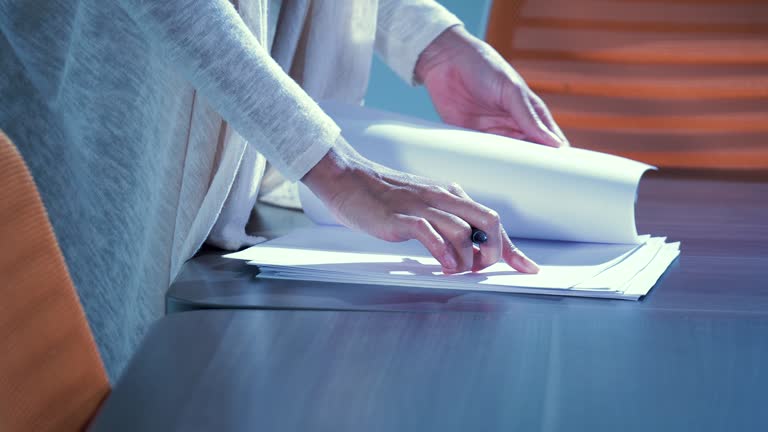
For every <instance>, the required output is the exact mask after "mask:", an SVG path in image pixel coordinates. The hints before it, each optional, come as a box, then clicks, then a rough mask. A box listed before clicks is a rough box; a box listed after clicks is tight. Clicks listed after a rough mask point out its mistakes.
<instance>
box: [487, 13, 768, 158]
mask: <svg viewBox="0 0 768 432" xmlns="http://www.w3.org/2000/svg"><path fill="white" fill-rule="evenodd" d="M487 39H488V41H489V42H490V43H491V44H492V45H494V46H495V47H496V48H497V49H498V50H499V51H500V52H501V53H502V55H504V56H505V57H506V58H507V59H508V60H509V61H510V62H511V63H512V64H513V65H514V66H515V67H516V68H517V69H518V70H519V71H520V73H521V74H522V75H523V76H524V77H525V78H526V80H527V81H528V83H529V84H530V86H531V87H532V88H533V89H534V90H535V91H536V92H537V93H539V94H540V95H541V96H542V97H543V98H544V100H545V101H546V102H547V104H548V105H549V107H550V109H551V110H552V111H553V114H554V116H555V118H556V120H557V121H558V123H559V124H560V125H561V127H562V128H563V129H564V131H565V132H566V134H567V135H568V136H569V138H570V140H571V142H572V144H574V146H576V147H583V148H591V149H595V150H600V151H605V152H611V153H616V154H620V155H624V156H629V157H633V158H636V159H640V160H643V161H646V162H649V163H652V164H657V165H661V166H673V167H684V168H719V169H768V1H765V0H695V1H694V0H499V1H494V2H493V8H492V11H491V17H490V21H489V27H488V35H487Z"/></svg>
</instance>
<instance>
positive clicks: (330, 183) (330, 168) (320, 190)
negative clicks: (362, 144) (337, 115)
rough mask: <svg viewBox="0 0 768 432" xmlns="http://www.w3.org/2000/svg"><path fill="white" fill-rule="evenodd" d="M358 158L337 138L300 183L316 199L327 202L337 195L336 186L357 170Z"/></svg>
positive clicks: (346, 144)
mask: <svg viewBox="0 0 768 432" xmlns="http://www.w3.org/2000/svg"><path fill="white" fill-rule="evenodd" d="M360 158H362V156H360V154H359V153H357V151H355V149H354V148H352V146H350V145H349V143H347V141H346V140H345V139H344V138H343V137H342V136H339V138H338V139H337V140H336V143H335V144H334V145H333V147H331V148H330V149H329V150H328V152H327V153H326V154H325V156H323V158H322V159H320V161H319V162H318V163H317V164H315V166H314V167H312V169H310V170H309V171H308V172H307V174H305V175H304V177H302V178H301V181H302V183H304V184H305V185H306V186H307V187H308V188H309V189H310V190H311V191H312V192H314V193H315V195H317V196H318V198H320V199H321V200H323V201H325V202H328V201H329V200H333V199H334V196H335V194H336V193H338V190H339V188H338V187H337V186H338V185H340V184H341V183H343V182H344V180H345V179H346V178H348V177H349V174H350V173H352V172H353V171H355V170H356V169H357V167H358V166H359V161H358V160H359V159H360Z"/></svg>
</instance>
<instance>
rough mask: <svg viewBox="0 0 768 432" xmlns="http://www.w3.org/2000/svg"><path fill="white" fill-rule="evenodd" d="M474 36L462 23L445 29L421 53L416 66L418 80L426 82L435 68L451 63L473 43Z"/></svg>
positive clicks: (415, 71) (415, 73)
mask: <svg viewBox="0 0 768 432" xmlns="http://www.w3.org/2000/svg"><path fill="white" fill-rule="evenodd" d="M474 38H475V37H474V36H472V35H471V34H470V33H469V32H468V31H467V30H466V29H465V28H464V26H462V25H455V26H452V27H449V28H447V29H445V31H443V32H442V33H440V35H438V36H437V37H436V38H435V40H433V41H432V42H431V43H430V44H429V45H427V47H426V48H424V51H422V52H421V54H420V55H419V58H418V60H417V61H416V66H415V68H414V77H415V79H416V82H418V83H424V82H426V81H427V77H428V76H429V75H430V74H431V73H432V72H433V71H434V70H435V69H440V68H441V66H445V65H447V64H450V63H451V62H452V61H453V60H454V59H455V58H456V56H457V54H458V53H459V52H460V51H461V50H462V49H464V48H465V47H467V46H468V45H471V44H472V43H473V39H474Z"/></svg>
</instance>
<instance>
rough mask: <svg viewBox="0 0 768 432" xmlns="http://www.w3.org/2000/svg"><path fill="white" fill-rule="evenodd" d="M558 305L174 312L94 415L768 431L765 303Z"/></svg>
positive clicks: (121, 425) (381, 427)
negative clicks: (757, 307)
mask: <svg viewBox="0 0 768 432" xmlns="http://www.w3.org/2000/svg"><path fill="white" fill-rule="evenodd" d="M557 312H558V313H556V314H551V313H547V311H544V310H541V309H532V308H527V307H520V308H519V309H518V310H516V311H514V312H507V313H486V312H456V313H409V312H350V311H345V312H332V311H286V310H271V311H265V310H209V311H194V312H183V313H177V314H173V315H169V316H167V317H165V318H164V319H163V320H161V321H160V322H159V323H157V324H156V325H155V326H154V327H153V328H152V329H151V331H150V332H149V334H148V335H147V337H146V339H145V341H144V343H143V345H142V346H141V347H140V349H139V351H138V352H137V353H136V355H135V357H134V358H133V360H132V362H131V363H130V365H129V366H128V368H127V370H126V372H125V373H124V375H123V376H122V378H121V379H120V381H119V382H118V383H117V385H116V387H115V389H114V391H113V393H112V394H111V395H110V396H109V398H108V399H107V401H106V403H105V405H104V406H103V407H102V409H101V411H100V414H99V415H98V417H97V418H96V420H95V423H94V425H93V428H92V430H93V431H111V432H114V431H171V430H178V431H185V432H186V431H333V432H339V431H398V432H408V431H419V432H422V431H517V430H519V431H697V432H706V431H765V430H768V410H767V409H766V402H767V401H766V395H765V394H766V393H765V389H766V388H768V368H767V367H766V365H767V364H768V315H766V314H765V313H759V312H753V313H734V312H722V313H719V314H712V313H704V312H701V311H687V310H680V309H677V310H654V311H652V313H646V312H642V311H639V310H635V311H634V313H627V310H623V311H622V310H610V309H605V310H601V311H599V312H598V311H594V313H589V314H585V313H583V312H582V311H581V310H578V309H568V308H560V309H559V310H558V311H557Z"/></svg>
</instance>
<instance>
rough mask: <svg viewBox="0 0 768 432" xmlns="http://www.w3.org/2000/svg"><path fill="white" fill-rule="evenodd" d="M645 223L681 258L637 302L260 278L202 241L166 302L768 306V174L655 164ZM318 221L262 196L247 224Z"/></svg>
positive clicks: (724, 309) (759, 309)
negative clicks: (264, 202) (668, 170)
mask: <svg viewBox="0 0 768 432" xmlns="http://www.w3.org/2000/svg"><path fill="white" fill-rule="evenodd" d="M636 213H637V225H638V230H639V232H640V233H651V234H654V235H666V236H668V237H669V239H670V240H672V241H677V240H680V241H682V252H681V256H680V258H678V260H677V261H675V262H674V263H673V264H672V266H671V267H670V269H669V270H668V271H667V272H666V274H665V275H664V276H663V277H662V278H661V280H660V281H659V283H657V285H656V287H655V288H654V289H653V290H652V291H651V292H650V294H649V295H648V296H646V297H645V298H644V299H643V300H642V301H640V302H627V301H623V300H601V299H583V298H556V297H549V296H527V295H516V294H500V293H482V292H463V291H455V290H434V289H418V288H403V287H379V286H376V287H374V286H369V285H355V284H329V283H318V282H298V281H278V280H263V279H259V278H256V277H255V275H256V273H257V270H256V268H254V267H253V266H248V265H246V264H245V263H244V262H240V261H234V260H228V259H224V258H221V254H222V251H219V250H211V249H208V250H205V251H203V252H201V253H200V254H198V256H197V257H196V258H194V259H192V260H191V261H189V262H187V263H186V264H185V265H184V267H183V269H182V271H181V273H180V275H179V276H178V277H177V279H176V281H175V282H174V283H173V285H172V286H171V288H170V290H169V292H168V296H167V309H168V312H176V311H183V310H190V309H201V308H257V309H312V310H369V311H418V312H435V311H494V312H504V311H517V310H520V308H535V309H538V310H541V311H542V313H548V314H555V313H559V311H560V310H562V309H563V308H577V309H581V310H584V312H585V313H599V312H598V311H603V310H606V309H611V310H613V309H619V310H625V311H627V313H630V314H638V313H651V311H654V310H677V311H681V312H685V313H688V312H700V313H708V314H712V315H717V314H721V313H730V312H734V313H745V314H749V313H758V314H761V313H765V312H766V311H768V182H766V181H765V179H762V180H761V181H749V180H745V179H739V178H735V179H730V180H720V181H715V180H707V179H701V178H693V179H691V178H689V177H675V176H673V177H669V176H667V177H663V176H660V175H659V174H657V173H649V174H648V175H647V176H646V178H644V179H643V181H642V182H641V186H640V190H639V197H638V204H637V212H636ZM310 224H311V222H310V221H309V220H307V219H306V217H304V215H303V214H302V213H301V212H294V211H289V210H284V209H277V208H274V207H269V206H261V207H260V208H259V209H258V214H257V218H255V219H254V220H253V223H252V226H251V227H249V228H250V230H251V231H253V232H254V233H259V234H262V235H265V236H267V237H274V236H278V235H281V234H284V233H286V232H288V231H290V230H291V229H293V228H295V227H297V226H306V225H310Z"/></svg>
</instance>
